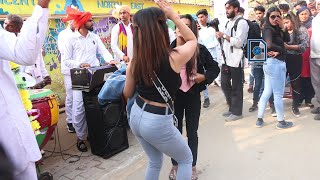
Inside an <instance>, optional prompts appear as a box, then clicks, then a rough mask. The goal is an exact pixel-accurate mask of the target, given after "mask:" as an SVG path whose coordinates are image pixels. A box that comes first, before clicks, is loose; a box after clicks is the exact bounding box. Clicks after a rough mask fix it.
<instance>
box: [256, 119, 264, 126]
mask: <svg viewBox="0 0 320 180" xmlns="http://www.w3.org/2000/svg"><path fill="white" fill-rule="evenodd" d="M263 124H264V122H263V119H262V118H258V120H257V122H256V127H257V128H262V127H263Z"/></svg>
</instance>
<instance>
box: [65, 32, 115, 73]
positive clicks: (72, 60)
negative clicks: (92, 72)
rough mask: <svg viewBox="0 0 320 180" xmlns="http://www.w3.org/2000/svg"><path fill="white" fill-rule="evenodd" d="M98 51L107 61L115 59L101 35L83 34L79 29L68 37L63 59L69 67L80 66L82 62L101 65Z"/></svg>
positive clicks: (92, 65)
mask: <svg viewBox="0 0 320 180" xmlns="http://www.w3.org/2000/svg"><path fill="white" fill-rule="evenodd" d="M97 53H99V54H100V55H102V57H103V58H104V60H105V61H106V62H110V61H111V60H113V57H112V55H111V54H110V53H109V51H108V50H107V49H106V47H105V46H104V44H103V43H102V41H101V39H100V37H99V36H98V35H96V34H94V33H92V32H88V34H87V36H86V37H84V36H82V35H81V34H80V33H79V32H78V31H75V32H74V34H73V35H72V36H71V37H69V38H67V39H66V44H65V50H63V51H62V55H61V57H63V59H62V61H61V62H63V63H64V65H65V66H66V67H68V68H69V69H72V68H79V67H80V64H82V63H88V64H90V66H91V67H94V66H100V61H99V60H98V58H97Z"/></svg>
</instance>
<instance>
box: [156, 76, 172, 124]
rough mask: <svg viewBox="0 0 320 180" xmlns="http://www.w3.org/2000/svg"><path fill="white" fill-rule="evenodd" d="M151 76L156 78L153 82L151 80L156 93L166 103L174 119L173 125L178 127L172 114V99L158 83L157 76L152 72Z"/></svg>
mask: <svg viewBox="0 0 320 180" xmlns="http://www.w3.org/2000/svg"><path fill="white" fill-rule="evenodd" d="M153 74H154V76H155V77H156V79H155V80H154V79H153V78H151V80H152V83H153V85H154V86H155V87H156V89H157V90H158V92H159V94H160V95H161V97H162V98H163V100H164V101H165V102H166V104H167V106H168V107H169V109H170V110H171V112H172V113H173V117H174V121H173V123H174V125H175V126H176V127H177V126H178V119H177V117H176V115H175V114H174V106H173V100H172V97H171V95H170V93H169V92H168V90H167V88H166V87H165V86H164V85H163V84H162V82H161V81H160V79H159V78H158V76H157V74H156V73H155V72H154V71H153Z"/></svg>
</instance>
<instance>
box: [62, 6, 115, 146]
mask: <svg viewBox="0 0 320 180" xmlns="http://www.w3.org/2000/svg"><path fill="white" fill-rule="evenodd" d="M69 10H70V11H74V10H71V9H69ZM67 13H68V9H67ZM75 14H76V12H75ZM75 18H76V19H75V21H74V23H75V24H74V25H75V27H76V31H75V32H74V34H73V35H72V36H71V37H70V38H68V39H66V43H65V47H64V48H65V49H64V50H63V55H62V56H61V57H63V60H62V62H64V66H66V67H68V68H70V69H72V68H89V67H95V66H100V61H99V60H98V59H97V56H96V54H97V53H99V54H100V55H102V57H103V58H104V60H105V61H106V62H108V63H110V62H112V63H114V61H113V57H112V55H111V54H110V53H109V51H108V50H107V49H106V47H105V46H104V44H103V43H102V41H101V39H100V37H99V36H98V35H96V34H94V33H92V32H90V31H93V20H92V16H91V14H90V13H88V12H85V13H82V12H79V15H78V17H77V15H75ZM84 18H85V19H84ZM72 106H73V107H72V108H73V111H72V115H73V116H72V117H73V118H72V120H73V126H74V128H75V130H76V133H77V137H78V141H77V147H78V150H79V151H82V152H85V151H87V147H86V146H85V144H84V140H85V139H86V136H87V123H86V119H85V109H84V104H83V99H82V92H81V91H77V90H74V91H73V105H72Z"/></svg>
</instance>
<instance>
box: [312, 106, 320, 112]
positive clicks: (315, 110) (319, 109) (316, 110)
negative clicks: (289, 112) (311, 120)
mask: <svg viewBox="0 0 320 180" xmlns="http://www.w3.org/2000/svg"><path fill="white" fill-rule="evenodd" d="M311 113H312V114H320V107H317V108H315V109H313V110H312V111H311Z"/></svg>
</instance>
